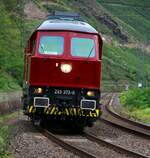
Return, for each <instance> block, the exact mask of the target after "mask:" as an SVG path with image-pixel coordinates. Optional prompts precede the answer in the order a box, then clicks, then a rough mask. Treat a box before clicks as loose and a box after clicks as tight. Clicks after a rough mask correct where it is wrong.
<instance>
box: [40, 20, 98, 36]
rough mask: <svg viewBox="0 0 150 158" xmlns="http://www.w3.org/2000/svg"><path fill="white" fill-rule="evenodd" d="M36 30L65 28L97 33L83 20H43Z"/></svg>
mask: <svg viewBox="0 0 150 158" xmlns="http://www.w3.org/2000/svg"><path fill="white" fill-rule="evenodd" d="M37 30H65V31H79V32H87V33H98V32H97V31H96V30H95V29H94V28H93V27H92V26H91V25H89V24H88V23H86V22H83V21H76V20H59V19H52V20H46V21H44V22H43V23H42V24H41V25H40V26H39V27H38V28H37Z"/></svg>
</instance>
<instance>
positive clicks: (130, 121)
mask: <svg viewBox="0 0 150 158" xmlns="http://www.w3.org/2000/svg"><path fill="white" fill-rule="evenodd" d="M106 108H107V111H108V112H109V113H111V115H113V116H115V117H117V118H119V119H121V120H123V121H126V122H129V123H130V124H133V125H135V126H138V127H141V128H144V129H146V130H149V131H150V126H148V125H146V124H142V123H141V122H137V121H133V120H131V119H127V118H125V117H123V116H120V115H119V114H118V113H117V112H115V110H114V107H113V105H111V104H108V105H106Z"/></svg>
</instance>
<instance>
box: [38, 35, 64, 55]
mask: <svg viewBox="0 0 150 158" xmlns="http://www.w3.org/2000/svg"><path fill="white" fill-rule="evenodd" d="M63 52H64V37H61V36H42V37H41V38H40V45H39V53H40V54H48V55H61V54H62V53H63Z"/></svg>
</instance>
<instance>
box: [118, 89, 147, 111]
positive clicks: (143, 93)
mask: <svg viewBox="0 0 150 158" xmlns="http://www.w3.org/2000/svg"><path fill="white" fill-rule="evenodd" d="M120 100H121V103H122V105H123V106H125V107H127V108H128V109H129V110H134V109H145V108H150V88H144V89H134V90H129V91H128V92H123V93H121V95H120Z"/></svg>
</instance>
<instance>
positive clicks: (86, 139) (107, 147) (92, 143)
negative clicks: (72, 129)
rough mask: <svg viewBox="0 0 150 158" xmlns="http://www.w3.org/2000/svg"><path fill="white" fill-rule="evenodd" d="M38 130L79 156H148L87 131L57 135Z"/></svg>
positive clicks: (143, 157) (142, 157) (90, 157)
mask: <svg viewBox="0 0 150 158" xmlns="http://www.w3.org/2000/svg"><path fill="white" fill-rule="evenodd" d="M40 132H41V133H42V134H43V135H44V136H46V137H47V138H48V139H50V140H52V141H53V142H55V143H56V144H58V145H60V146H62V147H63V148H65V149H66V150H68V151H71V152H73V153H74V154H76V155H78V156H80V157H85V158H97V157H103V158H105V157H108V156H109V154H111V155H112V157H122V158H124V157H136V158H148V157H147V156H145V155H143V154H140V153H137V152H135V151H132V150H128V149H125V148H123V147H121V146H119V145H115V144H112V143H111V142H108V141H106V140H104V139H100V138H97V137H95V136H93V135H91V134H88V133H83V134H81V135H64V134H61V135H60V134H59V135H57V134H53V133H51V132H50V131H48V130H46V129H40Z"/></svg>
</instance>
